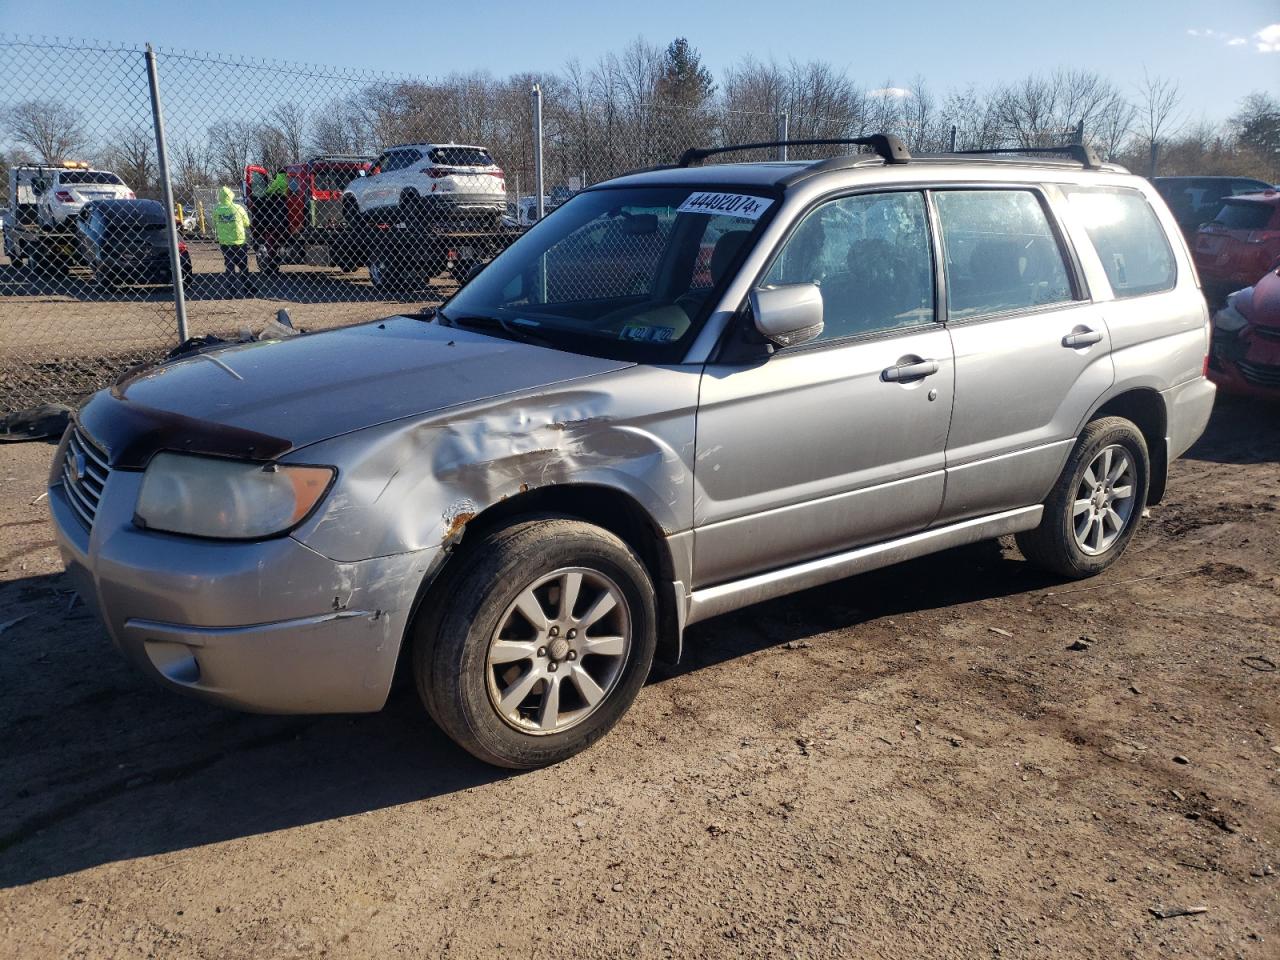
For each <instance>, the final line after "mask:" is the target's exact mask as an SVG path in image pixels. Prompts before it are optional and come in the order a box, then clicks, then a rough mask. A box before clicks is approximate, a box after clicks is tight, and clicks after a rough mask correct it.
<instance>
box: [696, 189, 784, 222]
mask: <svg viewBox="0 0 1280 960" xmlns="http://www.w3.org/2000/svg"><path fill="white" fill-rule="evenodd" d="M771 203H773V200H772V199H770V198H769V197H753V196H750V195H749V194H745V193H691V194H690V195H689V199H688V200H686V201H685V202H684V203H682V204H680V207H679V209H677V210H676V213H708V214H717V213H722V214H724V215H725V216H729V217H737V218H739V219H740V220H759V219H760V214H762V213H764V212H765V211H766V210H768V209H769V204H771Z"/></svg>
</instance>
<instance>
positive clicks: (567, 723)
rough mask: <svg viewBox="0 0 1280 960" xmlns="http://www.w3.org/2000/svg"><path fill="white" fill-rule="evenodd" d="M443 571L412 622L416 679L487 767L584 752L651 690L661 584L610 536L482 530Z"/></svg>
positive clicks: (560, 523) (435, 715)
mask: <svg viewBox="0 0 1280 960" xmlns="http://www.w3.org/2000/svg"><path fill="white" fill-rule="evenodd" d="M443 576H444V578H445V579H444V580H443V581H442V582H441V583H440V584H438V585H437V586H438V589H434V590H433V591H432V594H431V596H430V597H429V598H428V599H427V601H426V603H424V605H423V611H422V612H421V613H420V614H419V615H418V620H417V622H416V623H415V624H414V627H413V665H414V675H415V678H416V680H417V684H418V692H419V694H420V696H421V697H422V701H423V703H424V705H425V706H426V708H427V711H428V713H430V714H431V717H432V719H434V720H435V722H436V724H437V725H439V727H440V728H441V729H442V730H443V731H444V732H445V733H446V734H448V735H449V737H450V738H451V739H453V740H454V741H455V742H456V743H457V744H458V745H459V746H461V747H462V748H463V749H465V750H467V751H468V752H470V753H471V754H473V755H474V756H476V757H478V758H479V759H481V760H483V761H485V762H486V763H491V764H494V765H496V766H500V767H509V768H511V769H530V768H533V767H541V766H547V765H548V764H553V763H558V762H560V761H561V760H564V759H566V758H567V757H570V756H572V755H574V754H575V753H578V752H580V751H582V750H585V749H586V748H587V747H589V746H591V745H592V744H593V743H595V742H596V741H597V740H599V739H600V738H601V737H603V736H604V735H605V734H606V733H607V732H608V731H609V730H610V729H611V728H612V727H613V726H614V724H616V723H617V722H618V720H619V719H620V718H621V717H622V715H623V714H624V713H625V712H626V710H627V708H628V707H630V706H631V703H632V701H634V700H635V698H636V695H637V694H638V693H639V692H640V688H641V687H642V686H643V685H644V682H645V679H646V678H647V676H648V674H649V668H650V666H651V665H652V663H653V654H654V650H655V648H656V645H657V633H656V629H657V618H656V613H655V611H656V603H655V599H654V590H653V583H652V582H651V581H650V579H649V575H648V573H647V572H646V570H645V568H644V565H643V564H642V563H641V562H640V560H639V558H638V557H637V556H636V555H635V553H634V552H633V551H632V550H631V548H630V547H628V546H627V545H626V544H625V543H623V542H622V541H621V540H620V539H618V538H617V537H615V536H614V535H613V534H611V533H609V532H607V531H605V530H602V529H600V528H599V527H595V526H592V525H591V524H588V523H584V522H582V521H578V520H565V519H538V520H529V521H525V522H521V523H517V524H515V525H514V526H511V527H506V528H504V529H500V530H496V531H493V532H490V533H486V534H484V535H483V537H482V538H481V539H480V540H479V541H478V542H477V543H475V544H474V545H471V546H469V548H467V549H465V550H464V552H463V553H462V555H461V556H459V557H458V558H456V559H455V560H453V561H451V567H450V568H447V569H446V570H445V573H444V575H443ZM575 598H576V602H575ZM602 607H603V608H605V612H603V613H599V615H598V616H596V613H597V612H598V611H599V610H600V609H601V608H602ZM526 610H528V611H531V612H532V614H533V616H532V617H529V616H526V613H525V611H526ZM593 616H594V619H593ZM535 620H541V621H542V622H541V625H540V626H536V625H535Z"/></svg>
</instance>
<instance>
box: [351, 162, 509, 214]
mask: <svg viewBox="0 0 1280 960" xmlns="http://www.w3.org/2000/svg"><path fill="white" fill-rule="evenodd" d="M342 202H343V211H344V214H345V218H346V220H347V222H348V223H354V222H355V221H356V219H357V218H358V217H360V216H361V215H368V214H374V213H386V212H389V211H393V210H395V211H400V212H403V213H406V214H423V215H428V216H437V217H469V218H478V219H487V220H491V221H492V222H494V223H495V224H496V223H497V221H498V219H499V218H500V217H501V216H502V215H503V214H504V213H505V212H506V208H507V186H506V181H505V180H504V179H503V173H502V169H501V168H500V167H499V166H498V165H497V164H496V163H494V162H493V157H491V156H490V155H489V151H488V150H487V149H485V148H484V147H475V146H468V145H465V144H458V143H442V144H433V143H416V144H404V145H402V146H398V147H392V148H391V149H389V150H386V151H384V152H383V153H382V155H381V156H379V157H378V158H377V159H376V160H374V162H373V165H372V168H371V169H370V170H368V171H367V172H365V171H360V175H359V176H358V177H356V179H354V180H352V181H351V182H350V183H349V184H348V185H347V188H346V190H345V191H344V193H343V201H342Z"/></svg>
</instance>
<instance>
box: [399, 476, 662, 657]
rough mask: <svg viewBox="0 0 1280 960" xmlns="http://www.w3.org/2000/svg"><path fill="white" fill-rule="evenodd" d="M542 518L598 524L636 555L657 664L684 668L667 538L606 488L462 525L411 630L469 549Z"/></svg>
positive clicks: (537, 498)
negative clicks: (649, 594)
mask: <svg viewBox="0 0 1280 960" xmlns="http://www.w3.org/2000/svg"><path fill="white" fill-rule="evenodd" d="M539 516H542V517H549V516H550V517H561V518H566V519H573V520H581V521H583V522H585V523H590V524H593V525H594V526H598V527H600V528H601V529H604V530H607V531H609V532H610V533H612V534H613V535H614V536H616V537H618V539H620V540H622V541H623V542H624V543H625V544H627V546H629V547H630V548H631V549H632V550H634V551H635V552H636V555H637V556H638V557H639V558H640V561H641V563H643V564H644V567H645V569H646V570H647V571H648V573H649V577H650V578H651V579H652V581H653V586H654V594H655V597H656V599H657V608H658V609H657V614H658V617H657V630H658V646H657V652H656V659H658V660H659V661H661V662H663V663H669V664H675V663H676V662H678V661H679V659H680V645H681V633H682V627H683V624H684V610H683V609H682V608H681V603H682V601H683V597H681V596H678V595H677V591H676V590H675V589H673V587H672V584H673V583H674V582H675V579H676V575H675V562H674V559H673V557H672V553H671V548H670V545H669V544H668V541H667V537H666V535H665V534H664V533H663V531H662V528H661V526H660V525H659V524H658V523H657V522H656V521H655V520H654V518H653V517H652V516H650V515H649V512H648V511H647V510H645V509H644V507H643V506H642V505H641V504H640V502H639V501H638V500H636V499H635V497H633V496H632V495H631V494H629V493H627V492H626V491H624V490H620V489H618V488H616V487H609V486H605V485H603V484H593V483H580V484H579V483H571V484H556V485H551V486H546V487H536V488H532V489H529V490H527V491H524V492H521V493H518V494H515V495H514V496H510V497H507V498H505V499H502V500H499V501H497V502H496V503H493V504H491V505H490V506H488V507H486V508H485V509H483V510H481V511H480V512H479V513H477V514H476V515H475V516H473V517H471V518H469V519H465V520H463V521H462V522H461V523H458V525H457V530H456V533H455V535H454V537H453V538H452V541H451V543H450V544H449V546H448V550H447V554H446V556H445V558H444V560H443V562H441V563H439V564H438V565H437V566H436V569H435V570H433V571H432V573H431V575H430V576H429V577H428V578H427V580H426V581H425V582H424V584H423V587H422V589H421V590H420V591H419V595H418V598H417V600H415V602H414V609H413V614H412V615H411V616H410V618H409V626H408V629H411V625H412V623H413V621H414V619H415V618H416V616H417V611H418V609H419V608H420V607H421V606H422V604H423V603H429V602H430V599H431V596H432V594H433V592H434V591H435V590H436V589H437V588H439V586H440V584H441V581H442V577H443V575H444V572H445V571H446V570H447V569H448V568H449V567H450V566H451V565H452V564H453V563H454V562H455V561H456V560H457V558H458V556H460V555H461V554H463V553H464V552H465V551H466V550H468V549H469V544H473V543H475V542H476V541H477V540H479V539H480V537H482V536H483V535H484V534H485V533H487V532H489V531H491V530H497V529H500V528H502V527H505V526H510V525H511V524H513V523H516V522H518V521H520V520H524V519H528V518H532V517H539ZM406 639H408V637H407V635H406ZM405 647H407V644H405ZM403 656H404V650H403V649H402V651H401V657H402V658H403Z"/></svg>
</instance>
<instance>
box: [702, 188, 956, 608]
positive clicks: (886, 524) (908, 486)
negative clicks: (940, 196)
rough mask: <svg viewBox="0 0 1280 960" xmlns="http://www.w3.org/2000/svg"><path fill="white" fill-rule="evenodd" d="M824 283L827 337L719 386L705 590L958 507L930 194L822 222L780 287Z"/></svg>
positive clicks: (707, 452)
mask: <svg viewBox="0 0 1280 960" xmlns="http://www.w3.org/2000/svg"><path fill="white" fill-rule="evenodd" d="M809 282H812V283H817V284H818V285H819V288H820V289H821V291H822V299H823V315H824V323H825V328H824V331H823V334H822V336H821V337H820V338H819V339H817V340H814V341H811V342H809V343H806V344H802V345H800V346H797V347H793V348H786V349H782V350H779V351H777V352H776V353H775V354H774V355H773V356H771V357H769V358H768V359H767V360H762V361H760V362H756V363H753V364H724V363H713V364H710V365H708V367H707V369H706V372H705V374H704V376H703V380H702V390H701V396H700V400H699V410H698V428H697V462H696V467H695V482H696V484H697V489H696V492H695V497H694V526H695V533H694V583H693V586H694V587H705V586H710V585H713V584H716V583H723V582H725V581H729V580H733V579H737V578H739V577H742V576H747V575H749V574H752V573H756V572H760V571H763V570H767V569H770V568H776V567H782V566H786V565H788V564H793V563H797V562H799V561H802V560H806V559H811V558H816V557H820V556H823V555H827V554H831V553H836V552H839V551H841V550H845V549H849V548H851V547H855V546H858V545H862V544H867V543H873V542H876V541H881V540H887V539H890V538H893V537H896V536H900V535H904V534H908V533H911V532H914V531H918V530H921V529H923V528H925V527H926V526H928V525H929V523H930V522H931V521H932V520H933V519H934V517H935V516H936V514H937V512H938V509H939V507H940V506H941V504H942V497H943V488H944V463H943V455H944V449H945V445H946V439H947V427H948V422H949V420H950V416H951V400H952V389H953V388H952V385H953V370H952V358H951V342H950V338H949V337H948V335H947V332H946V330H945V329H944V328H943V326H942V325H941V324H939V323H938V322H937V321H936V317H935V306H934V271H933V256H932V251H931V243H930V235H929V227H928V218H927V216H926V213H925V201H924V197H923V195H922V194H921V193H918V192H893V193H876V194H862V195H856V196H849V197H842V198H839V199H835V200H831V201H828V202H826V203H824V204H822V205H820V206H819V207H817V208H816V209H814V210H813V211H812V212H810V213H809V214H808V215H807V216H806V217H805V218H804V219H803V221H802V222H801V223H800V225H799V226H798V227H797V228H796V229H795V230H794V231H793V233H792V234H791V235H790V237H789V238H788V239H787V240H786V241H785V242H784V244H783V245H782V247H781V248H780V250H779V252H778V255H777V256H776V257H775V259H774V260H773V262H772V265H771V266H770V268H769V270H768V271H767V273H766V276H765V279H764V283H765V284H766V285H770V284H786V283H809ZM740 319H742V320H745V321H746V322H749V319H748V318H740Z"/></svg>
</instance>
